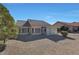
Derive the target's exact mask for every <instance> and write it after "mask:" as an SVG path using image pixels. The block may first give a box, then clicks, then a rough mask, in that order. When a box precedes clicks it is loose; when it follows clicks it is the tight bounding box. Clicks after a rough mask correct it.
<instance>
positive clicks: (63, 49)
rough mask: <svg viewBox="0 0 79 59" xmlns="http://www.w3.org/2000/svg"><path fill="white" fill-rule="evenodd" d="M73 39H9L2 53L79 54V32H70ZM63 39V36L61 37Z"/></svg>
mask: <svg viewBox="0 0 79 59" xmlns="http://www.w3.org/2000/svg"><path fill="white" fill-rule="evenodd" d="M68 36H69V37H71V38H74V40H73V39H70V38H64V39H63V40H59V41H54V38H55V39H59V37H57V36H56V37H55V36H53V35H52V37H53V38H51V39H52V40H51V39H50V38H41V39H39V40H34V41H27V42H24V41H20V40H8V41H7V43H6V44H7V47H6V49H5V50H4V51H3V52H1V53H0V54H1V55H6V54H8V55H17V54H18V55H64V54H68V55H70V54H79V47H78V46H79V34H69V35H68ZM60 39H61V37H60Z"/></svg>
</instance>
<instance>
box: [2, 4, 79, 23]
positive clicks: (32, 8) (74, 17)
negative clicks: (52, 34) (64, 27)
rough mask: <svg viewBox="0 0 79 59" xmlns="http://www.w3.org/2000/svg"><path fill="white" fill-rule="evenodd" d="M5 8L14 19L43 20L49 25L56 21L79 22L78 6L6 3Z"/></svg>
mask: <svg viewBox="0 0 79 59" xmlns="http://www.w3.org/2000/svg"><path fill="white" fill-rule="evenodd" d="M3 5H4V6H6V7H7V8H8V9H9V11H10V13H11V15H12V16H13V17H14V19H15V20H16V21H17V20H27V19H35V20H44V21H47V22H48V23H50V24H53V23H55V22H56V21H64V22H79V4H68V3H65V4H64V3H63V4H56V3H49V4H48V3H43V4H42V3H39V4H38V3H37V4H34V3H16V4H15V3H7V4H3Z"/></svg>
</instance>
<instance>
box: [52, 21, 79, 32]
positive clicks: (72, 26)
mask: <svg viewBox="0 0 79 59" xmlns="http://www.w3.org/2000/svg"><path fill="white" fill-rule="evenodd" d="M61 26H66V27H68V28H69V31H70V32H79V22H72V23H67V22H59V21H58V22H56V23H55V24H53V27H55V28H56V30H57V28H60V27H61Z"/></svg>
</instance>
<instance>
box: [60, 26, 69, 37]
mask: <svg viewBox="0 0 79 59" xmlns="http://www.w3.org/2000/svg"><path fill="white" fill-rule="evenodd" d="M68 29H69V28H68V27H66V26H61V27H60V28H59V30H60V33H61V34H62V35H63V36H64V37H67V35H68Z"/></svg>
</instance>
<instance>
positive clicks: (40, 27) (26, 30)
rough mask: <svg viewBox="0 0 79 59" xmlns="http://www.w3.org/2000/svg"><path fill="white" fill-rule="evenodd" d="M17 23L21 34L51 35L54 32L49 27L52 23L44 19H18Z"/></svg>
mask: <svg viewBox="0 0 79 59" xmlns="http://www.w3.org/2000/svg"><path fill="white" fill-rule="evenodd" d="M16 24H17V27H18V29H19V34H27V35H28V34H30V35H51V33H53V32H52V31H51V29H50V28H49V27H50V26H51V25H50V24H49V23H47V22H45V21H43V20H33V19H27V21H23V20H18V21H17V23H16Z"/></svg>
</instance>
